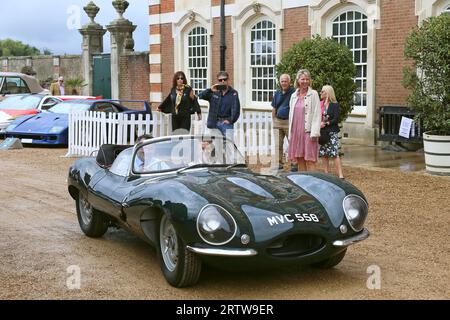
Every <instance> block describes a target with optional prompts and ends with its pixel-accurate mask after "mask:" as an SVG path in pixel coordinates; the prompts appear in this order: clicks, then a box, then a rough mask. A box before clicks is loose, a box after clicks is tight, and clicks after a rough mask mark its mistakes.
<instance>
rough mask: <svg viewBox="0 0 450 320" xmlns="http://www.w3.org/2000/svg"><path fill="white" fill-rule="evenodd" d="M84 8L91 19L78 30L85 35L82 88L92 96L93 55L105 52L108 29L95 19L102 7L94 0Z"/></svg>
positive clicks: (82, 58) (82, 57) (82, 55)
mask: <svg viewBox="0 0 450 320" xmlns="http://www.w3.org/2000/svg"><path fill="white" fill-rule="evenodd" d="M83 9H84V11H85V12H86V14H87V15H88V16H89V18H90V19H91V21H90V22H89V23H88V24H86V25H84V26H83V27H82V28H81V29H80V30H78V31H79V32H80V33H81V35H82V36H83V44H82V54H81V65H82V70H83V79H84V82H85V84H86V86H85V87H83V89H82V90H83V94H84V95H88V96H90V95H92V93H93V55H95V54H101V53H103V36H104V35H105V33H106V30H105V29H104V28H103V27H102V26H101V25H99V24H98V23H96V22H95V21H94V19H95V17H96V16H97V13H98V12H99V11H100V8H99V7H97V6H96V5H95V3H94V2H93V1H91V2H89V4H88V5H87V6H85V7H84V8H83Z"/></svg>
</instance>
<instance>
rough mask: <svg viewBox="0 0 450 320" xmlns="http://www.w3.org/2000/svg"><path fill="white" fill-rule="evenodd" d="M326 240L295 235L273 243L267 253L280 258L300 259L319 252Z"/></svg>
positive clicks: (307, 235)
mask: <svg viewBox="0 0 450 320" xmlns="http://www.w3.org/2000/svg"><path fill="white" fill-rule="evenodd" d="M324 243H325V240H324V239H323V238H321V237H319V236H316V235H309V234H295V235H290V236H287V237H284V238H281V239H278V240H276V241H274V242H273V243H271V244H270V245H269V246H268V247H267V249H266V250H267V253H268V254H269V255H271V256H274V257H279V258H293V257H299V256H302V255H305V254H308V253H311V252H314V251H317V250H319V249H320V248H321V247H322V246H323V244H324Z"/></svg>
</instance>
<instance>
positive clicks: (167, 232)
mask: <svg viewBox="0 0 450 320" xmlns="http://www.w3.org/2000/svg"><path fill="white" fill-rule="evenodd" d="M159 258H160V262H161V270H162V272H163V274H164V277H165V278H166V280H167V282H169V283H170V284H171V285H172V286H174V287H177V288H181V287H188V286H191V285H194V284H195V283H197V281H198V279H199V277H200V272H201V270H202V262H201V261H200V259H199V258H198V257H197V256H196V255H195V254H194V253H192V252H191V251H189V250H188V249H187V248H186V245H185V244H184V242H183V240H182V239H181V238H180V237H179V236H178V234H177V232H176V230H175V227H174V226H173V224H172V222H171V221H170V220H169V218H168V217H167V215H165V214H164V215H163V216H162V217H161V222H160V227H159Z"/></svg>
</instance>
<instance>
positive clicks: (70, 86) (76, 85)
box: [64, 77, 87, 95]
mask: <svg viewBox="0 0 450 320" xmlns="http://www.w3.org/2000/svg"><path fill="white" fill-rule="evenodd" d="M64 82H65V85H66V88H67V93H66V94H72V95H78V94H80V92H81V88H82V87H85V86H87V84H85V83H84V79H83V78H80V77H75V78H70V79H66V80H65V81H64Z"/></svg>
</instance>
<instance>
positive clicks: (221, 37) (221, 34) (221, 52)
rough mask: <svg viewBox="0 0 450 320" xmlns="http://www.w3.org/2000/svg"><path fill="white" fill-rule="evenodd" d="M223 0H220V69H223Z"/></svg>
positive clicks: (225, 46) (225, 48)
mask: <svg viewBox="0 0 450 320" xmlns="http://www.w3.org/2000/svg"><path fill="white" fill-rule="evenodd" d="M226 50H227V44H226V41H225V0H220V70H221V71H225V51H226Z"/></svg>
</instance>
